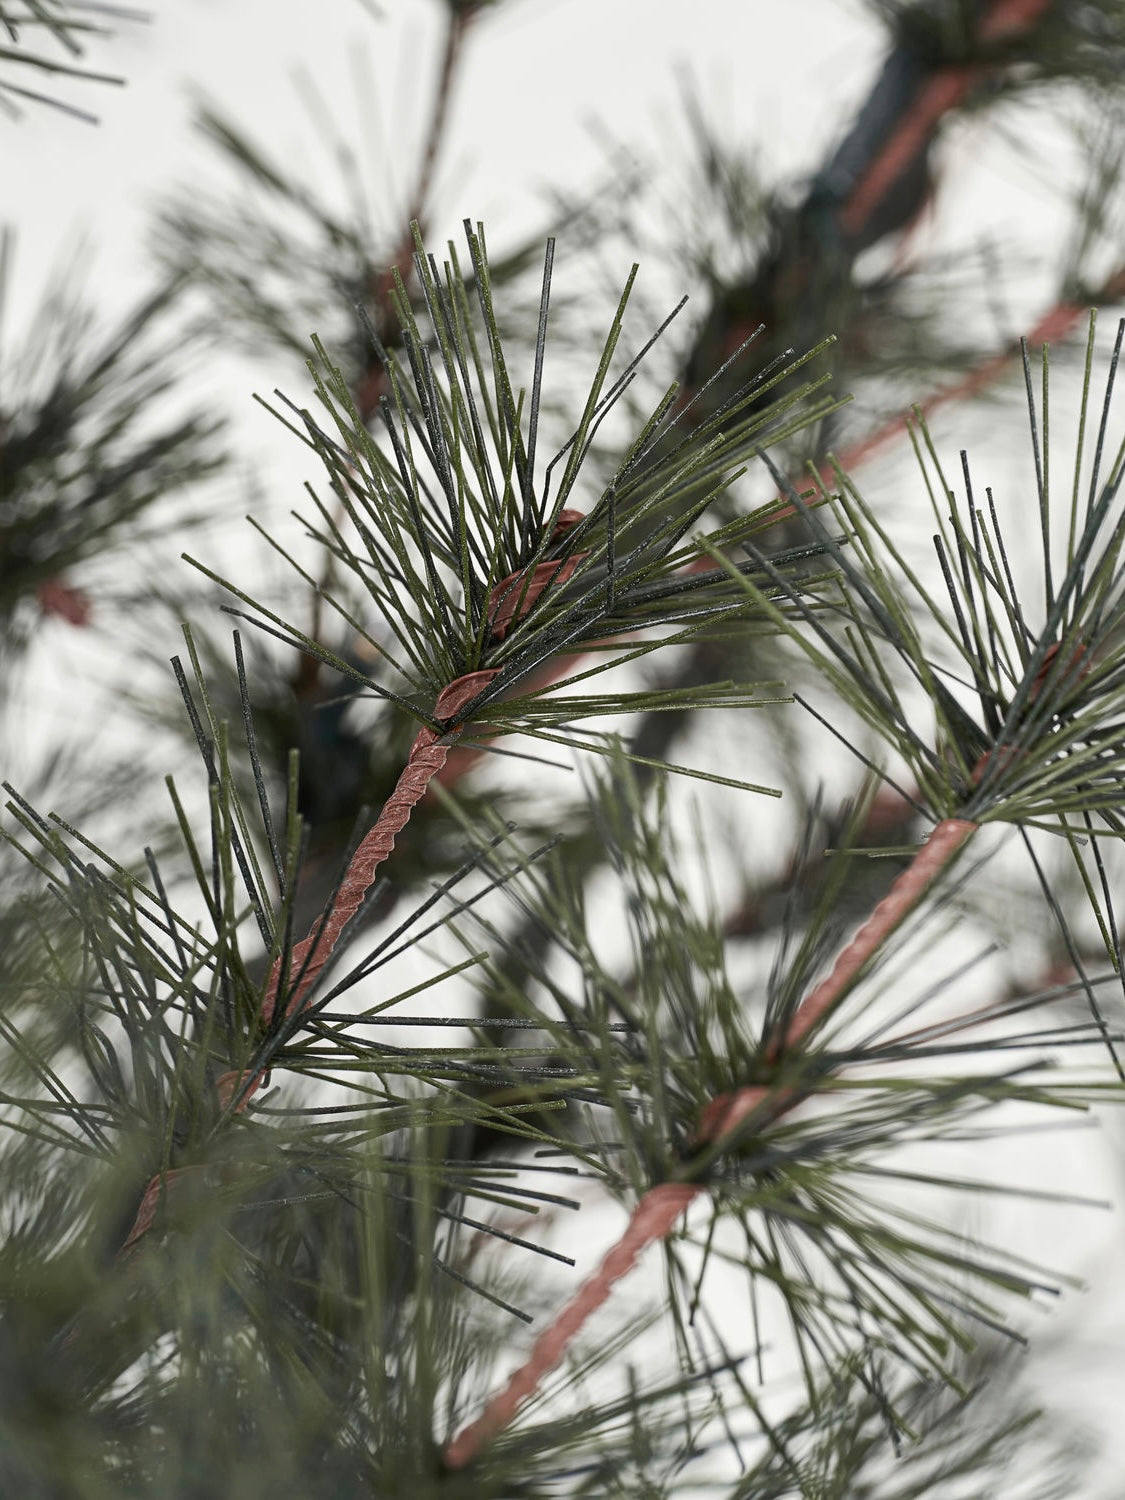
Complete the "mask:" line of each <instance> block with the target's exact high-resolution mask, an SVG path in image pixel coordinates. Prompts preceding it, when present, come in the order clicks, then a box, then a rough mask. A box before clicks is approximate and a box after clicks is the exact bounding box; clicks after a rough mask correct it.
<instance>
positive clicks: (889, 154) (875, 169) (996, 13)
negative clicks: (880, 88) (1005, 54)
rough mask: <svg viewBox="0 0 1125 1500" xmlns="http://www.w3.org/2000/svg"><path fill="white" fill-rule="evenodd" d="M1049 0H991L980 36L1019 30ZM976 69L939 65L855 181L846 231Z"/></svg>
mask: <svg viewBox="0 0 1125 1500" xmlns="http://www.w3.org/2000/svg"><path fill="white" fill-rule="evenodd" d="M1050 3H1051V0H995V3H994V4H993V5H992V6H991V7H990V9H989V11H988V14H987V15H986V16H985V17H984V20H983V21H982V22H981V26H980V31H979V33H978V35H979V39H980V40H981V41H983V42H999V41H1003V40H1005V39H1006V38H1008V37H1015V36H1020V35H1022V34H1023V33H1024V32H1025V31H1028V30H1030V28H1031V27H1032V26H1033V25H1034V24H1035V22H1036V21H1037V20H1038V19H1039V17H1040V16H1041V15H1042V14H1043V12H1044V11H1045V10H1046V9H1047V7H1048V6H1049V5H1050ZM980 75H981V70H980V69H979V68H977V67H967V68H942V69H941V70H940V71H939V72H937V73H935V74H934V76H933V78H931V79H930V81H929V83H927V84H926V86H925V87H924V88H923V89H922V91H921V92H920V93H919V95H918V98H917V99H916V100H915V102H914V107H913V109H912V110H911V111H910V114H909V115H908V116H907V118H906V119H905V120H903V121H902V123H901V124H900V125H899V127H898V129H897V130H896V131H895V133H894V134H893V135H892V136H891V138H890V140H888V141H887V143H886V145H885V146H884V147H883V149H882V150H881V151H880V152H878V154H877V155H876V156H875V157H874V159H873V160H872V161H871V163H870V165H869V166H868V168H867V170H866V172H864V174H863V176H862V177H861V178H860V179H859V181H858V182H857V183H856V185H855V187H854V188H853V190H852V193H851V196H850V197H849V198H848V201H847V202H846V203H845V205H844V207H843V210H842V212H841V214H840V227H841V228H842V229H843V230H844V232H845V234H855V233H856V232H857V231H859V230H860V229H862V228H863V226H864V225H865V224H866V223H867V221H868V219H869V218H870V216H871V214H872V212H873V211H874V209H875V208H876V207H877V206H878V204H879V203H881V202H882V201H883V199H884V197H885V196H886V195H887V193H888V192H889V191H890V190H891V188H893V186H894V184H895V183H896V182H897V181H898V179H899V177H900V176H901V175H902V173H903V172H904V171H906V169H907V168H908V167H909V166H910V164H911V163H912V162H913V161H914V160H915V159H916V157H917V155H918V153H919V151H921V150H922V149H923V148H924V147H925V145H926V142H927V141H928V140H929V139H930V137H931V136H932V135H933V133H934V130H935V129H936V127H937V124H938V122H939V121H940V120H941V118H942V116H943V115H945V114H948V112H949V111H950V110H951V109H955V108H956V107H957V105H958V104H960V102H961V100H962V99H963V98H964V97H965V95H966V94H967V93H968V92H969V90H970V89H971V88H972V86H973V84H974V83H975V82H976V81H977V80H978V78H979V77H980Z"/></svg>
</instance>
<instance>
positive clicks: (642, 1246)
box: [445, 1182, 703, 1469]
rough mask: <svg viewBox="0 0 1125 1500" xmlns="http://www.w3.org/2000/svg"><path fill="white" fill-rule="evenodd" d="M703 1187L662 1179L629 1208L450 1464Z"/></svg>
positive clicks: (480, 1442) (503, 1412)
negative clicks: (589, 1272) (619, 1231)
mask: <svg viewBox="0 0 1125 1500" xmlns="http://www.w3.org/2000/svg"><path fill="white" fill-rule="evenodd" d="M702 1191H703V1189H702V1188H701V1187H700V1186H699V1184H698V1183H694V1182H662V1183H660V1184H659V1185H658V1186H657V1187H654V1188H650V1189H649V1191H648V1192H647V1193H645V1195H644V1197H643V1198H642V1199H641V1200H640V1202H639V1203H638V1204H637V1206H636V1208H635V1209H634V1210H633V1213H632V1216H631V1218H630V1219H629V1223H628V1225H627V1227H626V1230H625V1233H624V1234H623V1235H622V1236H621V1238H620V1239H619V1240H618V1242H617V1244H616V1245H614V1247H613V1249H612V1250H610V1252H609V1254H608V1255H607V1256H606V1257H605V1259H604V1260H603V1261H602V1263H601V1265H600V1266H599V1267H598V1269H597V1270H596V1271H595V1272H594V1274H593V1276H591V1277H590V1278H589V1279H588V1280H587V1281H586V1282H584V1283H583V1285H582V1286H581V1287H580V1288H579V1290H578V1292H577V1294H576V1295H575V1296H574V1297H573V1298H572V1299H571V1300H570V1302H568V1303H567V1305H566V1306H565V1307H564V1308H563V1310H562V1311H561V1312H560V1313H559V1314H558V1315H557V1316H556V1317H555V1319H554V1320H553V1322H552V1323H551V1325H550V1327H549V1328H547V1329H545V1330H544V1332H543V1333H541V1334H540V1336H539V1338H538V1339H537V1340H536V1341H535V1344H534V1346H533V1348H532V1350H531V1355H530V1357H529V1358H528V1360H527V1362H526V1364H523V1365H521V1366H520V1368H519V1369H518V1370H517V1371H516V1372H515V1374H514V1375H513V1376H512V1377H511V1379H510V1380H509V1381H508V1384H507V1385H506V1386H505V1387H504V1389H503V1390H502V1391H500V1392H499V1393H498V1394H497V1395H495V1396H493V1398H492V1400H491V1401H490V1402H489V1403H488V1405H487V1406H486V1407H485V1409H484V1411H483V1412H482V1414H481V1415H480V1417H478V1419H477V1420H476V1421H475V1422H473V1423H472V1424H471V1426H469V1427H466V1428H464V1429H463V1430H462V1431H461V1432H460V1433H458V1435H457V1437H456V1438H454V1440H453V1441H452V1442H451V1443H450V1444H449V1446H448V1447H447V1448H446V1450H445V1462H446V1465H447V1467H448V1468H451V1469H460V1468H463V1467H464V1466H465V1464H467V1463H471V1462H472V1460H473V1458H475V1456H476V1454H477V1453H478V1452H479V1451H480V1449H481V1448H482V1447H483V1446H484V1444H485V1443H487V1442H488V1441H489V1439H490V1438H493V1437H495V1436H496V1434H497V1433H498V1432H501V1431H502V1430H503V1429H504V1428H505V1427H506V1426H507V1425H508V1423H509V1422H510V1421H511V1420H512V1418H513V1417H514V1416H515V1414H516V1410H517V1408H518V1407H519V1406H520V1404H521V1402H523V1401H525V1400H526V1399H527V1397H528V1396H531V1395H534V1393H535V1391H536V1390H537V1389H538V1387H539V1384H540V1382H541V1381H542V1380H543V1377H544V1376H545V1375H548V1374H550V1372H551V1371H552V1370H553V1369H554V1368H555V1366H556V1365H557V1364H558V1363H559V1361H560V1360H561V1359H562V1357H563V1355H564V1354H565V1353H566V1351H567V1348H568V1346H569V1345H570V1342H571V1340H572V1339H573V1338H574V1337H575V1336H576V1335H577V1334H578V1333H580V1332H581V1330H582V1328H583V1327H584V1325H585V1324H586V1322H587V1321H588V1319H589V1318H590V1317H591V1316H592V1315H593V1314H594V1313H595V1312H597V1310H598V1308H599V1307H601V1305H602V1303H603V1302H604V1301H605V1300H606V1298H607V1297H608V1296H609V1294H610V1292H611V1291H612V1290H613V1287H614V1284H615V1283H616V1282H618V1281H620V1279H621V1278H622V1276H627V1275H628V1273H629V1272H630V1271H631V1270H632V1269H633V1267H634V1266H635V1265H636V1263H637V1261H638V1260H639V1259H640V1257H641V1256H642V1254H643V1253H644V1252H645V1251H646V1250H647V1249H648V1247H649V1246H650V1245H652V1244H655V1243H656V1242H657V1241H658V1240H664V1239H666V1238H667V1237H668V1235H669V1234H671V1232H672V1230H673V1229H674V1228H675V1225H676V1221H677V1220H678V1219H679V1217H680V1215H681V1214H682V1213H683V1212H684V1211H685V1209H686V1208H687V1207H688V1205H689V1204H690V1203H691V1202H693V1200H694V1199H695V1198H697V1197H698V1196H699V1194H700V1193H701V1192H702Z"/></svg>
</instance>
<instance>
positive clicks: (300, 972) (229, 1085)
mask: <svg viewBox="0 0 1125 1500" xmlns="http://www.w3.org/2000/svg"><path fill="white" fill-rule="evenodd" d="M495 676H496V671H495V670H494V669H490V670H485V671H481V672H469V673H468V674H467V675H466V676H464V677H458V678H456V679H455V680H454V681H453V682H451V683H449V684H448V685H447V686H446V687H444V688H443V689H442V691H441V693H440V694H439V695H438V699H437V702H436V703H435V704H434V717H435V718H436V719H438V720H443V719H456V718H457V717H458V715H460V714H461V713H462V712H463V711H464V710H465V709H466V708H467V707H468V705H469V704H470V703H471V702H472V701H473V699H474V698H476V697H477V696H478V694H480V693H482V692H483V691H484V689H485V688H486V687H487V686H488V684H489V683H490V682H491V681H492V679H493V678H494V677H495ZM460 727H461V726H460V725H458V726H456V727H455V728H454V729H453V730H452V731H451V733H450V735H447V736H444V737H443V738H441V739H439V738H438V735H437V734H436V733H435V731H434V730H432V729H422V730H419V732H418V734H417V736H416V737H415V740H414V744H413V745H412V746H411V747H410V756H409V758H408V760H407V762H406V765H405V766H404V767H403V769H402V774H401V775H400V776H399V778H398V781H397V782H396V783H395V789H394V791H393V792H392V793H391V795H390V796H389V797H388V798H387V800H386V802H385V803H384V804H383V810H382V812H381V813H380V814H379V816H378V818H377V819H376V820H375V824H374V826H373V827H372V828H371V829H370V830H369V832H368V833H367V834H365V835H364V838H363V841H362V842H361V843H360V845H359V848H358V849H357V850H356V851H355V853H354V854H353V855H352V857H351V860H350V862H349V864H348V868H347V869H346V870H345V871H344V878H343V880H342V881H341V882H340V887H339V889H338V890H337V892H336V894H335V895H334V896H333V897H332V899H331V901H330V902H329V904H328V906H326V907H325V909H324V911H323V912H322V913H321V915H320V917H319V918H318V919H317V921H316V923H315V925H314V926H313V929H312V931H311V932H310V933H309V935H308V937H306V938H305V939H304V940H303V941H302V942H300V943H298V944H297V945H296V947H295V948H294V949H293V951H292V953H291V954H290V955H289V961H288V963H287V964H286V963H283V960H282V958H280V957H279V958H277V959H276V960H275V961H274V966H273V968H272V970H271V971H270V978H269V984H268V985H267V987H266V992H265V995H264V996H263V998H262V1020H263V1021H264V1022H265V1024H266V1025H267V1026H268V1025H269V1023H270V1022H271V1021H272V1020H273V1016H274V1011H275V1010H276V1008H277V1000H278V993H279V990H280V988H281V985H282V981H283V979H285V978H286V977H287V976H288V975H294V976H295V977H296V983H295V984H294V986H293V989H292V991H291V992H290V994H289V998H288V1000H287V1001H286V1004H285V1015H286V1018H287V1019H288V1017H290V1016H292V1015H295V1014H296V1012H297V1011H299V1010H300V1009H301V1007H302V1006H303V1004H304V1003H305V999H306V997H307V996H308V994H309V992H310V991H311V990H312V988H313V986H314V985H315V984H316V982H317V980H318V979H319V977H320V975H321V973H322V972H323V971H324V969H325V967H326V966H327V965H328V964H329V963H330V962H331V960H332V955H333V953H334V952H335V950H336V945H337V944H338V943H339V941H340V938H341V936H342V935H343V932H344V929H345V927H347V925H348V923H349V922H350V921H351V920H352V918H353V917H354V916H355V915H356V913H357V912H358V911H359V909H360V907H361V906H362V905H363V901H364V898H365V897H366V895H367V893H368V891H369V890H370V889H371V887H372V885H373V884H374V883H375V875H376V872H377V871H378V869H379V866H380V865H381V864H382V863H383V861H384V860H386V859H387V858H388V857H389V855H390V854H391V851H392V850H393V849H394V846H395V839H396V838H397V837H398V835H399V834H400V833H401V832H402V830H403V829H404V828H405V827H406V825H407V823H409V821H410V816H411V814H412V813H413V811H414V809H415V808H416V807H417V806H418V804H419V802H421V800H422V798H423V797H424V796H425V795H426V788H427V787H428V786H429V784H430V782H431V781H432V780H433V779H434V777H435V776H436V775H437V774H438V772H439V771H440V770H441V769H442V767H443V766H444V765H445V762H446V760H447V759H448V757H449V751H450V741H451V737H452V735H456V734H458V733H459V732H460ZM263 1077H264V1070H263V1071H262V1072H259V1073H258V1074H257V1075H256V1076H255V1077H254V1078H253V1080H252V1081H251V1082H250V1083H249V1085H247V1081H246V1077H245V1075H244V1074H242V1073H239V1072H234V1073H224V1074H223V1075H222V1077H221V1078H219V1079H218V1081H217V1084H216V1088H217V1090H218V1094H219V1102H220V1103H221V1104H222V1106H223V1108H224V1109H225V1108H226V1107H227V1106H228V1105H229V1104H230V1102H231V1100H232V1099H234V1098H235V1096H236V1095H238V1096H239V1097H238V1102H237V1104H236V1105H235V1108H236V1109H237V1110H242V1109H245V1107H246V1105H247V1104H248V1103H249V1101H250V1098H251V1096H252V1095H253V1094H254V1093H255V1091H256V1090H257V1088H258V1086H259V1085H260V1083H261V1081H262V1078H263Z"/></svg>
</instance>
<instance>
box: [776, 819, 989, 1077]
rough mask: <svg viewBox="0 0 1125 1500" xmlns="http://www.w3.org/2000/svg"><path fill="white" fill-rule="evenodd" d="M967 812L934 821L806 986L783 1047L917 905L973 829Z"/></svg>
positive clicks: (808, 1027)
mask: <svg viewBox="0 0 1125 1500" xmlns="http://www.w3.org/2000/svg"><path fill="white" fill-rule="evenodd" d="M976 830H977V825H976V824H975V823H970V822H969V821H968V819H966V818H946V819H944V821H942V822H941V823H939V824H938V825H937V827H936V828H935V829H934V831H933V833H931V834H930V837H929V838H928V839H927V841H926V843H925V844H923V845H922V847H921V849H919V851H918V853H917V854H916V855H915V856H914V858H913V859H912V860H911V861H910V864H909V865H907V867H906V869H905V870H903V872H902V874H901V875H900V876H899V877H898V879H897V880H896V881H895V883H894V884H893V885H892V886H891V888H890V890H889V891H888V892H887V894H886V895H885V896H884V897H883V899H882V901H880V902H879V904H878V906H876V908H875V909H874V911H873V912H872V913H871V915H870V916H869V917H868V918H867V920H866V922H864V924H863V926H862V927H861V928H860V929H859V931H858V932H857V933H856V935H855V937H854V938H852V940H851V942H850V943H849V944H848V945H847V947H846V948H844V949H843V951H842V952H841V953H840V954H839V956H838V957H837V959H836V962H835V963H834V964H833V966H832V972H831V973H830V974H829V975H828V977H827V978H826V979H822V980H821V982H820V983H819V984H818V985H814V987H813V988H812V989H811V990H810V991H809V993H808V994H807V995H806V996H805V998H804V999H803V1000H802V1001H801V1003H800V1005H798V1007H797V1009H796V1011H795V1012H794V1014H793V1017H792V1019H791V1020H790V1022H789V1025H788V1026H787V1027H786V1030H785V1038H784V1042H783V1044H782V1046H783V1048H784V1049H785V1050H789V1049H792V1048H793V1047H798V1046H800V1044H801V1043H802V1042H803V1041H804V1039H805V1038H806V1037H807V1036H808V1034H809V1032H810V1031H812V1030H813V1028H814V1027H816V1026H817V1025H819V1023H820V1022H821V1021H822V1020H823V1019H824V1017H825V1016H826V1015H827V1014H828V1012H829V1011H830V1010H831V1009H832V1008H833V1006H834V1005H835V1004H836V1003H837V1001H838V1000H840V998H841V997H842V996H843V995H844V993H845V992H846V991H847V990H849V989H850V988H851V986H852V985H853V984H854V983H855V981H856V979H858V977H859V975H860V974H861V973H862V972H863V970H864V969H865V968H866V967H867V965H868V964H869V963H870V962H871V960H872V958H873V957H874V956H875V954H876V953H877V952H878V951H879V949H880V948H881V947H882V946H883V944H884V943H885V942H886V940H887V939H888V938H889V937H890V935H891V934H892V933H893V932H895V931H897V929H898V928H899V927H901V926H902V924H903V922H904V921H905V920H906V918H907V917H908V916H909V915H910V913H911V912H912V911H913V910H914V908H915V907H916V906H917V905H918V903H919V901H921V899H922V897H923V896H924V895H925V894H926V892H927V891H929V890H930V889H931V887H932V886H933V885H934V884H935V882H936V881H937V879H938V877H939V876H940V875H941V873H942V872H943V871H944V870H945V868H946V866H947V865H948V864H950V862H951V861H952V860H953V858H954V857H955V856H956V854H957V853H958V851H959V850H960V849H961V847H962V846H963V845H964V844H965V843H967V841H968V840H969V839H970V838H971V837H972V835H973V834H974V833H975V832H976Z"/></svg>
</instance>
